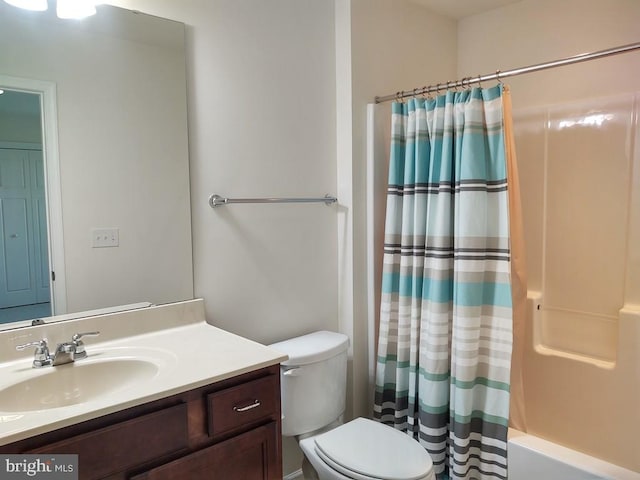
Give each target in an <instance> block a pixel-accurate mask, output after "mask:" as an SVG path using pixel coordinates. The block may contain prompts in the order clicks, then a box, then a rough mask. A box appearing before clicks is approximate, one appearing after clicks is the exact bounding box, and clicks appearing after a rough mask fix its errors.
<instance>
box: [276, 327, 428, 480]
mask: <svg viewBox="0 0 640 480" xmlns="http://www.w3.org/2000/svg"><path fill="white" fill-rule="evenodd" d="M348 345H349V340H348V337H347V336H346V335H342V334H339V333H333V332H324V331H323V332H314V333H311V334H308V335H304V336H301V337H296V338H292V339H289V340H285V341H282V342H279V343H275V344H273V345H271V348H274V349H275V350H278V351H280V352H282V353H285V354H287V355H288V356H289V359H288V360H286V361H285V362H282V364H281V367H280V380H281V389H282V396H281V397H282V434H283V435H284V436H293V437H295V438H296V439H297V440H298V443H299V445H300V448H301V449H302V452H303V453H304V455H305V458H306V460H307V461H308V463H309V464H310V465H311V466H312V467H313V472H312V476H310V475H308V474H307V473H306V472H305V480H312V479H313V478H314V477H315V478H318V479H319V480H435V478H436V477H435V474H434V472H433V463H432V462H431V458H430V456H429V454H428V453H427V451H426V450H425V449H424V448H423V447H422V446H421V445H420V444H419V443H418V442H416V441H415V440H413V439H412V438H411V437H410V436H409V435H406V434H404V433H402V432H400V431H398V430H395V429H394V428H392V427H389V426H387V425H383V424H381V423H378V422H375V421H373V420H369V419H366V418H356V419H355V420H352V421H350V422H347V423H345V424H342V423H341V422H340V419H341V418H342V414H343V413H344V409H345V397H346V370H347V348H348ZM309 476H310V477H311V478H307V477H309Z"/></svg>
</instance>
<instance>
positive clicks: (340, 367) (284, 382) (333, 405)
mask: <svg viewBox="0 0 640 480" xmlns="http://www.w3.org/2000/svg"><path fill="white" fill-rule="evenodd" d="M270 347H271V348H273V349H274V350H278V351H279V352H282V353H284V354H287V355H289V359H288V360H286V361H284V362H282V364H281V366H280V383H281V390H282V391H281V397H282V435H285V436H296V435H302V434H305V433H309V432H313V431H315V430H319V429H321V428H323V427H326V426H327V425H329V424H331V423H332V422H334V421H335V420H337V419H338V418H339V417H340V415H342V413H343V412H344V409H345V396H346V387H347V349H348V347H349V337H347V336H346V335H343V334H341V333H334V332H326V331H322V332H314V333H310V334H308V335H303V336H301V337H296V338H291V339H289V340H285V341H282V342H279V343H274V344H273V345H270Z"/></svg>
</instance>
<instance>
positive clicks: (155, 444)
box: [0, 365, 282, 480]
mask: <svg viewBox="0 0 640 480" xmlns="http://www.w3.org/2000/svg"><path fill="white" fill-rule="evenodd" d="M280 415H281V414H280V369H279V366H278V365H274V366H271V367H267V368H263V369H260V370H256V371H253V372H249V373H246V374H243V375H240V376H237V377H234V378H230V379H227V380H223V381H220V382H217V383H214V384H211V385H207V386H205V387H200V388H197V389H195V390H191V391H188V392H184V393H180V394H177V395H172V396H170V397H167V398H163V399H160V400H155V401H152V402H149V403H146V404H143V405H139V406H135V407H132V408H129V409H126V410H122V411H119V412H115V413H112V414H109V415H106V416H103V417H100V418H95V419H92V420H88V421H86V422H82V423H79V424H76V425H72V426H69V427H65V428H62V429H59V430H56V431H53V432H49V433H45V434H42V435H39V436H36V437H31V438H28V439H25V440H22V441H19V442H16V443H13V444H9V445H5V446H2V447H0V452H2V453H39V454H47V453H51V454H63V453H74V454H78V459H79V478H80V479H81V480H97V479H109V480H125V479H126V480H169V479H171V480H183V479H184V480H204V479H224V480H236V479H237V480H276V479H278V480H280V479H282V451H281V450H282V447H281V424H280V422H281V418H280Z"/></svg>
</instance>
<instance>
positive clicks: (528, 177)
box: [458, 0, 640, 471]
mask: <svg viewBox="0 0 640 480" xmlns="http://www.w3.org/2000/svg"><path fill="white" fill-rule="evenodd" d="M639 22H640V2H638V1H636V0H609V1H606V2H603V1H599V0H523V1H521V2H519V3H516V4H514V5H511V6H508V7H504V8H500V9H496V10H493V11H490V12H487V13H485V14H482V15H475V16H472V17H469V18H465V19H463V20H461V21H460V24H459V37H458V41H459V44H458V62H459V63H458V66H459V71H458V74H459V75H458V76H461V77H462V76H468V75H477V74H478V73H488V72H493V71H495V70H496V69H501V70H503V71H504V70H508V69H510V68H517V67H520V66H525V65H529V64H535V63H540V62H546V61H550V60H555V59H558V58H563V57H567V56H572V55H576V54H579V53H585V52H590V51H597V50H603V49H607V48H611V47H615V46H619V45H624V44H628V43H634V42H637V41H638V40H639V39H640V37H639V35H638V33H639V30H638V24H639ZM639 77H640V53H639V52H635V53H628V54H623V55H619V56H616V57H611V58H607V59H601V60H595V61H591V62H586V63H582V64H578V65H572V66H566V67H562V68H557V69H553V70H547V71H544V72H538V73H531V74H528V75H523V76H519V77H513V78H509V79H507V80H506V81H505V82H506V83H508V84H510V86H511V91H512V98H513V104H514V117H515V120H514V127H515V132H516V148H517V151H518V164H519V168H520V180H521V186H522V198H523V217H524V228H525V237H526V238H525V240H526V248H527V263H528V270H529V289H530V290H536V291H540V290H543V287H544V288H546V287H545V286H544V285H543V278H544V272H543V258H544V257H545V256H548V254H549V253H550V252H549V251H547V252H546V254H545V251H544V250H543V245H544V238H545V236H547V237H548V236H549V229H547V231H546V232H545V226H544V225H545V224H547V225H548V219H549V216H547V217H546V218H545V216H544V208H543V207H544V203H543V202H544V197H545V195H546V196H547V199H551V200H550V201H549V203H550V204H549V205H547V208H548V209H549V210H548V211H549V212H555V210H554V208H556V205H557V204H558V203H559V202H563V204H570V203H571V201H572V200H573V201H574V202H575V203H574V205H576V207H575V208H576V209H578V208H584V206H585V205H588V204H589V202H593V203H591V205H592V208H591V209H590V211H589V212H587V214H586V215H585V214H584V213H580V212H577V213H576V214H575V215H571V214H569V216H570V218H569V219H568V221H566V222H565V228H571V227H570V225H572V226H574V227H573V228H575V226H577V225H579V222H578V221H577V220H579V219H584V218H588V216H589V215H591V216H592V221H593V222H594V225H593V226H592V231H594V232H598V236H599V235H600V234H601V233H603V232H602V230H603V229H605V228H606V227H605V225H606V222H608V221H611V220H612V219H613V218H616V215H615V214H616V213H617V212H618V210H613V211H611V210H610V213H607V212H604V215H605V216H606V218H604V219H603V220H602V221H600V220H599V217H598V214H597V213H596V210H598V209H596V208H593V205H594V203H600V202H598V201H597V197H598V196H599V195H607V198H606V200H607V201H612V200H614V198H615V195H614V194H613V193H607V190H606V188H603V186H604V185H606V182H603V181H602V178H598V179H595V180H593V183H595V184H596V185H598V187H599V188H594V189H592V191H591V195H593V196H594V197H595V198H594V197H591V198H588V199H585V201H584V202H580V201H579V200H578V201H576V199H575V198H573V199H569V198H566V199H563V198H562V195H563V193H564V195H567V194H568V193H567V192H570V188H565V189H564V192H563V188H562V187H560V189H558V190H559V191H553V192H549V191H547V192H545V188H546V189H547V190H549V189H550V188H551V186H550V182H549V181H548V180H547V181H546V182H545V175H547V174H549V172H551V173H553V172H554V171H558V166H557V164H556V165H554V166H553V168H547V172H545V167H544V165H545V158H547V160H546V161H547V162H549V161H552V160H553V161H559V160H562V156H563V155H564V156H566V157H567V161H566V162H562V164H565V165H567V164H570V163H572V162H575V164H577V165H578V168H579V169H582V170H584V169H585V168H587V167H586V165H588V162H589V161H595V162H596V165H597V166H598V167H604V168H605V169H606V170H607V171H608V173H611V172H614V169H613V167H614V164H615V163H616V162H617V163H618V164H620V162H622V163H623V164H624V165H626V166H627V167H625V168H629V169H630V168H631V167H630V165H633V170H632V175H628V174H625V173H624V170H623V171H622V172H623V173H622V174H621V175H620V176H621V178H622V181H621V182H620V183H619V185H620V187H619V189H620V190H621V191H624V190H625V189H626V188H627V187H628V192H630V194H628V193H625V195H623V196H625V197H627V198H628V202H629V206H630V210H629V213H628V220H627V222H628V230H627V232H628V233H627V235H626V237H625V235H624V234H623V235H622V238H620V236H618V238H616V239H615V241H613V240H610V241H608V242H607V244H608V245H607V247H608V248H607V249H606V251H607V252H608V250H609V249H611V250H613V251H611V252H610V255H609V254H608V253H605V249H602V250H599V251H596V252H591V253H590V255H595V256H596V257H598V258H599V259H601V258H602V256H603V255H606V257H607V260H608V261H607V262H604V263H605V264H606V265H607V268H602V270H601V271H598V272H597V273H596V274H594V275H591V276H590V277H589V278H590V281H589V282H587V285H586V286H585V287H583V288H582V289H580V290H581V291H576V290H575V288H574V291H572V292H571V291H570V290H571V288H570V287H567V286H563V288H562V290H563V291H564V293H563V297H564V299H563V300H564V301H565V302H571V301H572V300H573V301H574V305H575V304H577V305H579V308H575V307H574V309H577V310H580V311H582V312H584V311H585V310H589V309H590V308H592V306H593V304H594V300H596V297H597V300H598V303H602V301H603V300H604V296H599V294H598V291H602V292H604V291H606V290H611V288H612V287H615V286H617V287H618V293H617V294H618V295H619V297H620V299H622V297H624V299H623V300H622V304H618V308H619V309H620V315H619V318H617V319H615V318H614V319H613V321H609V320H608V323H609V324H610V325H609V326H610V328H611V329H612V335H611V336H609V335H593V336H592V337H591V338H589V333H590V330H591V327H590V323H591V320H589V319H588V318H584V316H583V318H582V322H581V324H580V325H579V326H578V327H575V326H574V327H573V328H571V329H566V330H565V331H564V332H563V325H559V324H558V323H559V322H558V321H554V322H550V323H549V324H547V325H544V326H543V328H542V329H541V330H542V331H539V332H538V333H539V334H540V335H538V337H536V334H535V333H534V332H536V329H538V326H541V325H542V323H541V321H540V319H541V317H540V316H539V315H536V318H535V319H534V318H530V319H529V320H530V323H529V328H530V330H529V332H528V334H529V337H528V342H527V350H526V355H525V368H524V386H525V399H526V401H525V404H526V405H525V406H526V415H527V424H528V429H529V431H530V432H532V433H534V434H536V435H539V436H542V437H544V438H548V439H551V440H552V441H555V442H558V443H561V444H564V445H567V446H569V447H572V448H575V449H577V450H582V451H585V452H587V453H590V454H592V455H594V456H596V457H600V458H604V459H606V460H608V461H610V462H613V463H617V464H619V465H622V466H625V467H627V468H631V469H632V470H635V471H638V470H640V463H639V459H638V455H637V451H638V450H637V445H638V442H637V438H636V436H637V431H638V430H639V429H640V416H639V415H638V414H637V406H638V404H639V403H640V385H639V383H638V365H640V357H639V353H638V350H639V349H638V344H637V342H638V339H639V338H640V321H639V318H640V309H639V308H638V304H640V300H639V298H640V294H639V292H640V202H639V201H638V198H640V181H639V179H640V176H639V173H638V168H637V167H638V165H640V158H638V153H637V151H638V147H637V142H638V133H637V113H635V114H634V113H633V112H634V111H635V112H637V109H638V105H637V104H638V95H637V94H636V95H635V99H634V95H633V93H632V92H638V90H639V86H638V80H637V79H638V78H639ZM621 94H625V95H624V97H618V98H623V99H624V100H623V103H615V102H614V103H612V102H611V101H610V100H598V99H601V98H602V97H610V96H613V95H615V96H619V95H621ZM578 103H580V104H582V105H578ZM634 104H635V106H634ZM549 105H551V106H552V107H551V108H547V107H546V106H549ZM634 109H635V110H634ZM599 111H604V112H607V113H609V112H613V113H615V117H616V122H615V126H614V125H613V122H611V125H605V126H604V127H603V128H602V129H601V130H599V131H598V132H593V131H592V132H590V131H589V130H588V129H582V130H581V131H580V132H578V131H573V132H571V131H567V132H566V133H563V134H561V133H558V132H557V131H554V121H553V120H554V119H556V120H557V119H558V118H584V117H585V116H587V115H589V114H590V112H592V113H593V112H599ZM547 112H551V117H550V118H551V120H552V121H551V122H550V121H549V117H547V116H546V115H547ZM562 115H565V116H568V117H562ZM555 124H557V121H556V122H555ZM605 127H606V132H607V134H606V135H602V132H604V131H605ZM556 130H557V129H556ZM574 130H575V129H574ZM612 142H613V143H612ZM607 144H608V145H607ZM634 145H635V152H636V154H635V159H634V158H633V154H634ZM603 150H604V151H607V152H608V153H607V154H604V155H603V154H600V155H598V152H602V151H603ZM556 152H560V154H558V153H556ZM616 155H617V156H618V158H617V159H615V158H613V157H614V156H616ZM594 156H597V157H596V158H594ZM551 157H554V158H551ZM614 160H615V162H614ZM603 164H604V165H603ZM618 169H620V167H618ZM629 171H631V170H629ZM595 172H597V169H596V168H592V169H591V171H590V172H584V171H580V170H577V171H576V174H575V178H576V179H577V178H580V179H584V178H589V177H592V176H598V174H597V173H595ZM629 177H630V178H629ZM551 180H554V181H555V180H556V179H551ZM600 182H602V183H600ZM625 182H628V185H625ZM551 183H553V182H551ZM575 183H577V181H576V182H574V185H573V186H575ZM545 185H546V187H545ZM613 185H614V186H613V188H614V189H615V188H616V187H615V183H614V184H613ZM556 188H557V187H556ZM549 193H552V194H553V195H549ZM554 198H555V201H553V199H554ZM605 204H606V202H602V203H601V204H599V205H598V208H600V207H601V206H602V205H605ZM618 204H619V205H620V210H622V209H625V208H627V206H626V205H625V204H626V202H625V200H624V199H623V200H622V201H620V202H618ZM623 217H624V215H623ZM622 222H625V220H624V218H623V220H622ZM583 223H588V222H583ZM552 227H554V229H555V231H556V233H560V234H561V232H562V230H561V229H559V228H557V227H558V226H557V225H552ZM625 228H626V227H624V226H620V225H616V229H617V230H619V231H624V230H625ZM609 230H611V231H607V232H604V233H606V234H611V233H612V231H613V230H614V229H613V228H611V229H609ZM573 233H574V232H567V237H569V236H570V234H573ZM590 240H592V239H590ZM614 245H618V247H614ZM625 245H626V258H627V264H626V274H625V273H621V272H624V270H625V266H624V265H623V266H622V268H619V269H618V272H617V273H615V270H614V269H613V268H612V267H614V266H615V262H616V261H618V262H619V259H620V258H624V257H625V251H624V250H625ZM559 247H560V246H559V245H557V244H554V245H553V250H554V251H556V250H557V249H558V248H559ZM547 250H549V249H547ZM583 250H584V247H583V245H581V244H578V243H576V244H575V246H574V248H573V249H571V248H569V249H568V250H567V251H565V255H569V254H571V256H574V255H575V254H576V253H577V252H581V251H583ZM616 259H618V260H616ZM561 261H562V258H559V259H558V260H557V261H556V263H557V262H561ZM585 262H589V263H594V262H590V261H589V260H588V257H587V259H586V260H585ZM566 268H567V269H569V268H571V267H570V266H569V264H567V267H566ZM580 270H582V269H580ZM612 272H614V274H615V275H616V278H615V279H613V280H611V279H610V280H604V281H605V282H606V284H602V285H601V286H600V287H598V282H601V281H602V280H603V279H606V278H607V275H611V274H612ZM547 273H548V272H547ZM621 276H622V277H623V278H620V277H621ZM548 283H550V282H548ZM620 285H624V286H622V287H620ZM547 286H548V285H547ZM622 290H624V291H622ZM588 291H591V293H588ZM594 291H595V293H594ZM609 296H611V295H609ZM580 298H582V299H583V302H582V304H581V305H580V302H575V299H580ZM546 303H547V302H545V299H544V298H543V309H544V308H546ZM587 320H588V321H587ZM591 333H593V332H591ZM545 337H547V339H549V337H553V338H552V340H553V343H554V345H551V347H552V348H550V349H546V350H545V349H544V348H540V347H541V346H542V347H544V345H540V344H538V341H539V340H540V339H541V338H542V339H543V340H544V338H545ZM545 343H546V342H545ZM581 343H582V345H580V344H581ZM589 343H590V344H589ZM557 345H572V346H575V347H578V352H579V353H581V354H582V358H579V357H576V356H574V357H571V355H566V352H564V351H558V348H557V347H556V346H557ZM534 347H535V348H534ZM583 347H585V348H583ZM565 350H566V349H565ZM590 351H591V352H598V354H593V355H592V354H590V353H589V352H590ZM603 352H605V353H606V355H605V356H606V357H608V358H607V360H609V362H601V361H600V360H601V359H599V358H597V357H599V356H602V353H603ZM585 354H586V355H585ZM591 357H593V358H591Z"/></svg>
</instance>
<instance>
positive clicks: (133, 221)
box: [0, 2, 193, 313]
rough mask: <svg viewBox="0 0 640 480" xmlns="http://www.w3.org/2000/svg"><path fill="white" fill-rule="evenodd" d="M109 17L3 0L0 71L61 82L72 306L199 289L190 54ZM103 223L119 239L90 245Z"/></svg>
mask: <svg viewBox="0 0 640 480" xmlns="http://www.w3.org/2000/svg"><path fill="white" fill-rule="evenodd" d="M136 17H137V16H136ZM109 19H111V17H107V18H104V17H100V18H99V17H93V23H91V22H89V23H84V24H80V23H63V22H60V21H58V20H57V19H55V14H54V13H52V12H26V11H24V10H20V9H17V8H14V7H11V6H9V5H8V4H5V3H4V2H0V44H1V45H2V48H1V49H0V65H1V72H0V73H1V74H2V75H6V76H10V77H22V78H27V79H35V80H42V81H48V82H53V83H55V84H56V92H57V121H58V123H57V127H58V139H59V158H60V174H61V190H62V216H63V229H64V250H65V254H66V255H65V263H66V265H65V267H66V268H65V270H66V286H67V311H69V312H74V311H78V310H86V309H91V308H100V307H106V306H112V305H118V304H126V303H133V302H139V301H150V302H158V303H162V302H171V301H177V300H183V299H185V298H192V296H193V279H192V278H193V275H192V267H193V266H192V260H191V231H190V230H191V226H190V213H189V182H188V172H189V170H188V158H187V134H186V128H185V125H186V98H185V92H184V90H185V88H184V85H185V71H184V55H183V53H182V52H181V51H176V50H173V51H171V52H170V53H168V54H167V51H166V50H165V48H164V46H160V45H158V44H155V43H153V42H150V41H148V39H147V40H145V41H139V40H140V38H132V37H123V36H118V35H114V34H113V33H110V31H109V29H108V28H107V30H104V28H105V27H108V25H105V23H108V21H109ZM85 26H89V28H88V29H85V28H84V27H85ZM173 26H174V27H176V26H175V25H173ZM178 28H179V26H178ZM180 31H181V30H180V29H178V30H177V33H178V39H180V36H179V35H180ZM140 34H141V32H136V33H135V34H134V36H140ZM129 73H133V75H132V76H129V75H128V74H129ZM149 105H151V106H154V107H155V108H149ZM167 111H168V112H170V114H167V113H166V112H167ZM45 141H46V139H45ZM104 227H109V228H112V227H115V228H119V230H120V246H119V247H118V248H106V249H105V248H100V249H94V248H91V229H92V228H104ZM57 273H58V274H60V272H59V271H58V272H57ZM57 313H60V312H57ZM62 313H64V312H62Z"/></svg>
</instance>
